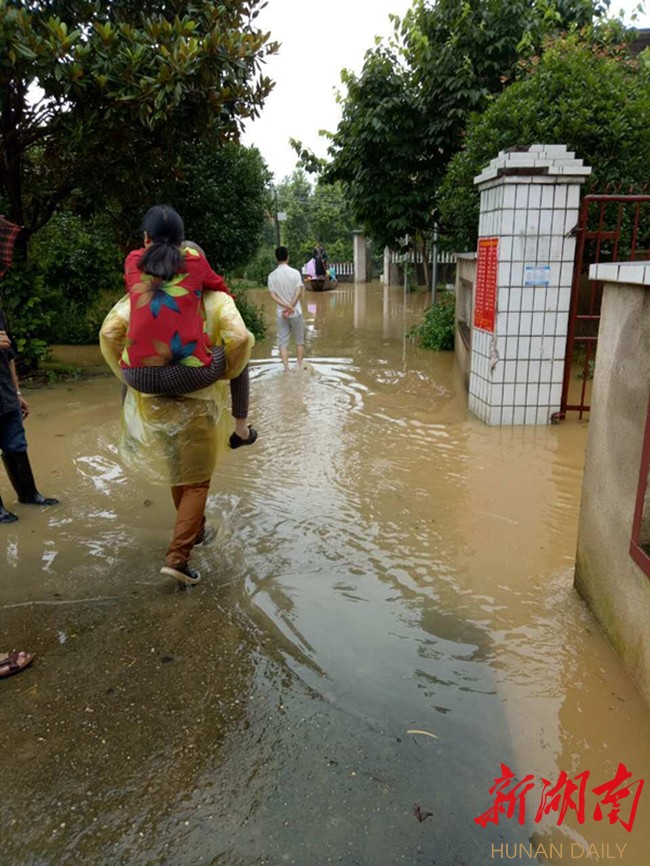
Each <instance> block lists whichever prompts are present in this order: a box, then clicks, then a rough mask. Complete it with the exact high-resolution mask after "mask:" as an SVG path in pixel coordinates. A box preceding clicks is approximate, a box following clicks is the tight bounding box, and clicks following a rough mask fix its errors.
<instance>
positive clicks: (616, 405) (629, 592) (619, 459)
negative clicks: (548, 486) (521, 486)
mask: <svg viewBox="0 0 650 866" xmlns="http://www.w3.org/2000/svg"><path fill="white" fill-rule="evenodd" d="M590 277H591V279H603V280H605V281H606V283H605V290H604V295H603V306H602V319H601V322H600V331H599V335H598V355H597V360H596V368H595V374H594V387H593V395H592V402H591V405H592V409H591V416H590V420H589V440H588V448H587V461H586V466H585V476H584V487H583V494H582V506H581V512H580V528H579V534H578V552H577V560H576V572H575V585H576V588H577V590H578V592H579V593H580V594H581V595H582V596H583V597H584V598H585V600H586V602H587V604H588V605H589V607H590V608H591V610H592V612H593V614H594V616H595V617H596V619H597V620H598V622H599V623H600V625H601V626H602V628H603V630H604V631H605V633H606V634H607V636H608V637H609V639H610V640H611V642H612V644H613V645H614V647H615V649H616V651H617V652H618V653H619V655H620V656H621V657H622V659H623V661H624V662H625V664H626V666H627V667H628V669H629V670H630V672H631V674H632V676H633V678H634V679H635V681H636V682H637V684H638V686H639V688H640V690H641V692H642V694H643V695H644V696H645V698H646V700H647V701H648V702H649V703H650V579H649V578H648V577H647V576H646V575H645V573H644V572H643V570H642V569H641V568H640V566H639V565H637V564H636V563H635V561H634V560H633V559H632V557H631V556H630V553H629V546H630V537H631V530H632V520H633V516H634V509H635V502H636V495H637V487H638V483H639V469H640V462H641V447H642V441H643V435H644V430H645V419H646V412H647V407H648V391H649V388H650V262H646V263H643V265H641V264H640V263H638V262H636V263H629V264H621V265H613V264H606V265H594V266H592V268H591V271H590Z"/></svg>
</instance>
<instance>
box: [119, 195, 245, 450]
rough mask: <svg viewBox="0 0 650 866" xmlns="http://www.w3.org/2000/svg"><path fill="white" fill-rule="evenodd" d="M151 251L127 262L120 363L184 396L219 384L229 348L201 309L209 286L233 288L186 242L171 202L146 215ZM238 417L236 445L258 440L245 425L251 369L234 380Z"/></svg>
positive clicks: (130, 380) (133, 382) (139, 385)
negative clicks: (217, 342)
mask: <svg viewBox="0 0 650 866" xmlns="http://www.w3.org/2000/svg"><path fill="white" fill-rule="evenodd" d="M143 229H144V237H145V247H144V249H140V250H134V251H133V252H132V253H130V254H129V255H128V256H127V258H126V261H125V263H124V279H125V282H126V289H127V292H128V294H129V298H130V302H131V315H130V319H129V328H128V332H127V340H126V348H125V350H124V353H123V355H122V359H121V362H120V365H121V367H122V372H123V375H124V379H125V381H126V383H127V385H129V386H130V387H131V388H133V389H134V390H136V391H140V392H142V393H145V394H164V395H167V396H180V395H183V394H189V393H191V392H193V391H199V390H201V389H203V388H207V387H208V386H209V385H213V384H214V383H215V382H217V381H218V380H219V379H222V378H224V376H225V374H226V358H225V352H224V349H223V347H222V346H211V345H210V343H209V340H208V337H207V334H206V333H205V328H204V320H203V316H202V315H201V303H202V299H203V292H204V291H215V292H226V293H227V294H230V293H229V292H228V288H227V287H226V284H225V283H224V281H223V279H222V278H221V277H220V276H219V275H218V274H216V273H215V272H214V271H213V270H212V268H211V267H210V265H209V264H208V261H207V259H206V258H205V256H204V255H203V253H202V251H201V249H200V247H198V248H197V247H196V245H194V244H191V245H190V244H185V245H184V243H183V233H184V228H183V221H182V220H181V218H180V216H179V215H178V214H177V213H176V211H175V210H174V209H173V208H171V207H168V206H163V205H156V206H155V207H152V208H151V209H150V210H149V211H148V212H147V214H146V215H145V218H144V220H143ZM230 390H231V396H232V403H233V408H232V412H233V416H234V418H235V433H234V434H233V436H232V437H231V443H230V444H231V446H232V447H233V448H238V447H239V446H240V445H252V443H253V442H254V441H255V439H256V438H257V432H256V431H255V430H254V429H253V428H252V427H249V426H248V425H247V424H246V419H247V416H248V394H249V384H248V368H246V369H245V370H244V372H243V373H242V374H241V375H240V376H238V377H237V378H236V379H233V380H232V381H231V383H230Z"/></svg>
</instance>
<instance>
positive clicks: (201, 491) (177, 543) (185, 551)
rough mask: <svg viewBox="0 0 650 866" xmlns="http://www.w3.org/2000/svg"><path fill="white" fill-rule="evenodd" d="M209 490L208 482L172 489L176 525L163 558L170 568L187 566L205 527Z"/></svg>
mask: <svg viewBox="0 0 650 866" xmlns="http://www.w3.org/2000/svg"><path fill="white" fill-rule="evenodd" d="M209 489H210V481H209V480H208V481H201V482H200V483H199V484H183V485H179V486H178V487H172V498H173V500H174V505H175V506H176V524H175V526H174V537H173V538H172V543H171V544H170V545H169V550H168V551H167V556H166V557H165V564H166V565H169V566H170V567H171V568H178V567H179V566H181V567H182V566H184V565H187V562H188V560H189V558H190V554H191V553H192V547H193V546H194V542H195V541H196V539H197V537H198V535H199V533H200V532H201V530H202V529H203V527H204V526H205V504H206V502H207V499H208V490H209Z"/></svg>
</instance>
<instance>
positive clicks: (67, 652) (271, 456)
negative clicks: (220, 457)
mask: <svg viewBox="0 0 650 866" xmlns="http://www.w3.org/2000/svg"><path fill="white" fill-rule="evenodd" d="M250 295H251V296H252V298H254V299H255V300H257V301H261V302H263V303H264V304H265V308H266V313H267V317H268V318H269V321H271V328H270V331H269V338H268V339H267V340H265V341H264V342H262V343H260V344H259V345H258V346H257V347H256V349H255V355H254V358H255V360H254V362H253V365H252V367H251V370H252V406H251V416H250V417H251V423H253V424H254V426H255V427H257V429H258V430H259V433H260V438H259V440H258V443H257V444H256V445H255V446H254V447H253V448H250V449H240V450H238V451H236V452H233V453H232V454H230V455H229V456H228V458H227V459H226V461H225V462H224V463H223V464H222V465H221V466H220V467H218V469H217V473H216V474H215V477H214V479H213V484H212V489H211V495H210V499H209V505H208V519H209V520H210V521H211V522H212V523H213V524H214V525H215V527H217V528H218V538H217V541H216V542H215V543H214V544H213V545H212V546H210V547H208V548H206V549H202V550H200V552H199V551H197V555H196V556H195V561H196V563H197V565H198V567H199V568H200V569H201V571H202V572H203V574H204V579H203V581H202V583H201V584H200V585H199V586H197V587H196V588H192V589H189V590H186V591H181V590H179V589H178V588H177V587H176V586H175V585H174V583H173V582H168V581H166V580H165V579H164V578H161V577H160V576H159V574H158V572H159V569H160V566H161V565H162V558H163V555H164V552H165V550H166V547H167V544H168V542H169V537H170V532H171V527H172V522H173V506H172V501H171V497H170V495H169V491H167V490H164V489H161V488H156V487H152V486H150V485H148V484H146V483H144V482H142V481H141V480H140V479H133V478H127V477H125V476H124V474H123V472H122V469H121V468H120V465H119V462H118V460H117V454H116V442H117V432H118V426H119V420H118V419H119V411H120V394H119V385H118V383H117V380H116V379H115V378H114V377H112V376H109V375H106V376H104V375H101V376H93V377H91V378H89V379H87V380H84V381H79V382H76V381H75V382H66V383H62V384H58V385H55V386H53V387H50V388H47V389H41V390H37V391H32V392H31V394H27V395H26V396H27V399H28V400H30V401H31V406H32V413H31V415H30V418H29V420H28V422H27V432H28V437H29V441H30V448H31V455H32V463H33V465H34V469H35V473H36V477H37V480H38V483H39V486H40V488H41V490H42V492H43V493H45V494H50V495H57V496H59V497H60V498H61V500H62V501H61V504H60V505H59V506H58V507H56V508H52V509H49V510H40V509H33V510H29V509H28V508H26V507H24V506H16V512H17V513H18V514H19V516H20V521H19V522H18V523H15V524H12V525H8V526H4V527H2V528H1V530H0V534H1V535H2V542H3V543H2V546H1V547H0V568H1V573H2V580H0V635H1V637H0V643H1V645H2V646H0V648H6V649H10V648H13V647H16V648H20V649H25V650H29V651H31V652H36V653H37V658H36V661H35V663H34V665H33V667H32V668H31V669H30V670H28V671H26V672H25V673H23V674H21V675H20V676H17V677H12V678H10V679H7V680H2V681H0V725H1V730H2V732H3V734H4V756H3V758H2V773H1V775H0V796H1V799H2V802H3V809H2V812H1V814H0V864H1V866H28V864H29V866H59V864H65V866H69V864H70V866H72V864H84V866H86V864H92V866H100V864H101V866H104V864H105V866H118V864H120V866H121V864H124V866H199V864H207V866H217V864H218V866H257V864H260V866H261V864H272V866H275V864H285V863H286V864H297V866H321V864H329V863H333V864H344V866H393V864H407V866H433V864H435V866H488V864H491V863H495V862H501V860H504V861H505V855H504V856H502V855H500V854H499V853H498V852H499V846H500V845H503V850H504V851H506V848H505V846H506V845H507V844H509V846H510V848H509V850H510V851H511V852H512V851H513V850H514V845H515V844H516V845H517V846H518V845H519V844H520V843H521V844H523V845H524V846H525V849H526V850H528V846H530V845H532V846H533V850H534V849H535V847H536V846H540V845H541V846H542V848H544V849H545V851H546V853H549V852H550V850H551V844H553V845H554V846H555V853H553V852H551V854H550V856H548V857H547V858H546V861H545V860H544V859H543V856H542V855H540V856H539V862H550V863H553V864H560V863H563V862H564V861H566V862H567V863H569V862H575V863H579V862H597V861H596V858H595V857H593V856H592V857H591V858H590V859H589V860H588V861H587V859H586V858H585V857H583V858H580V857H577V856H574V855H576V854H578V853H579V851H580V850H581V849H582V850H584V851H585V852H587V850H588V848H589V846H590V845H594V846H596V848H597V849H598V852H599V854H600V855H602V854H603V851H604V846H609V848H608V851H609V853H610V854H611V859H614V860H615V862H618V863H622V864H623V866H645V864H647V863H648V851H649V850H650V821H648V808H649V807H648V803H649V802H650V790H648V789H647V786H646V790H645V791H644V792H643V795H642V797H641V800H640V805H639V810H638V813H637V820H636V824H635V826H634V829H633V831H632V832H631V833H628V832H626V831H625V829H624V828H623V827H622V826H621V824H620V823H617V824H615V825H613V826H610V824H609V822H608V820H607V817H606V816H605V818H604V820H602V821H600V822H598V821H595V820H594V819H593V810H594V804H595V802H596V797H595V795H593V794H590V793H589V794H588V797H587V804H588V809H587V813H586V815H585V821H584V823H583V824H579V823H578V821H577V820H576V817H575V813H574V812H572V811H571V810H570V811H569V814H568V815H567V817H566V818H565V820H564V823H563V824H562V826H559V827H558V826H557V813H554V812H551V814H550V815H548V816H547V817H545V818H544V819H543V821H541V822H540V823H537V822H536V821H535V815H536V811H537V808H538V806H539V803H540V793H539V792H540V791H541V781H540V780H541V779H542V778H544V779H548V780H550V781H551V783H552V784H555V782H556V781H557V780H558V777H559V776H560V773H561V771H566V773H567V774H568V775H569V777H571V778H574V777H575V776H577V775H578V774H579V773H582V772H584V771H589V772H590V777H589V784H588V786H587V787H588V790H589V791H591V789H592V788H593V787H595V786H597V785H600V784H602V783H603V782H606V781H609V780H611V779H613V777H614V775H615V773H616V769H617V766H618V764H619V763H621V762H622V763H625V765H626V766H627V767H628V769H629V770H630V771H631V772H632V774H633V777H632V781H634V780H637V779H639V778H644V779H646V780H650V738H649V737H648V731H649V722H650V710H649V709H648V707H647V706H646V705H645V704H644V703H643V702H642V700H641V698H640V696H639V694H638V692H637V691H636V688H635V686H634V684H633V683H632V681H631V680H630V678H629V676H628V674H627V673H626V671H625V669H624V668H623V666H622V664H621V663H620V662H619V660H618V658H617V656H616V655H615V654H614V652H613V650H612V649H611V648H610V646H609V645H608V643H607V642H606V640H605V639H604V637H603V636H602V635H601V633H600V632H599V630H598V627H597V625H596V624H595V621H594V620H593V619H592V618H591V616H590V614H589V612H588V611H587V608H586V607H585V606H584V604H583V603H582V601H581V600H580V598H579V597H578V596H577V594H576V593H575V591H574V590H573V587H572V580H573V562H574V554H575V547H576V533H577V522H578V508H579V502H580V488H581V478H582V467H583V461H584V451H585V447H586V441H587V425H586V424H584V423H580V422H576V421H571V422H566V423H565V424H562V425H560V426H549V427H539V428H533V427H528V428H512V429H507V428H504V429H498V428H488V427H485V426H483V425H482V424H481V423H480V422H479V421H476V420H475V419H473V418H472V417H470V416H469V415H468V412H467V396H466V392H465V389H464V385H463V382H462V379H461V377H460V374H459V373H458V370H457V369H456V366H455V360H454V355H453V353H451V352H450V353H434V352H426V351H422V350H420V349H418V348H417V347H415V346H414V345H413V344H412V343H411V342H410V340H408V339H407V337H406V332H407V331H408V329H409V328H410V327H411V325H412V324H413V323H414V322H415V321H417V319H418V317H419V312H420V311H421V310H422V309H423V307H424V306H425V304H426V301H427V298H426V297H425V296H424V295H423V294H417V295H411V296H409V297H408V298H407V299H406V301H405V300H404V296H403V293H402V292H401V290H399V289H390V290H384V289H383V288H382V287H381V286H379V285H375V284H373V285H370V286H368V287H364V286H359V287H357V289H356V293H355V289H354V287H352V286H341V288H340V289H339V290H337V291H335V292H329V293H322V294H311V293H307V297H306V299H305V308H306V309H305V314H306V316H305V317H306V321H307V325H308V336H307V346H306V354H307V357H308V362H309V363H308V366H307V369H306V370H305V371H304V372H303V373H302V374H300V373H298V372H297V371H295V370H292V371H291V372H290V373H289V374H284V373H283V372H282V366H281V363H280V359H279V356H278V354H277V350H276V348H275V340H274V331H273V322H272V319H273V311H272V309H271V306H272V305H271V303H270V302H269V300H268V299H267V298H266V297H265V293H264V292H260V293H254V292H251V293H250ZM94 352H95V350H94V349H93V350H89V351H88V353H87V354H88V356H89V357H91V358H92V357H93V354H94ZM82 354H83V353H82ZM0 483H1V485H2V486H1V487H0V491H1V492H2V494H3V496H4V498H5V503H6V505H7V506H8V507H11V506H12V503H13V501H14V497H13V494H10V492H9V488H8V482H7V481H6V478H5V476H4V474H2V481H1V482H0ZM502 763H503V764H506V765H507V766H508V767H510V768H511V769H512V770H513V772H514V774H515V775H516V777H517V778H518V779H523V778H524V777H525V776H526V775H527V774H533V775H534V776H535V778H536V780H537V787H536V789H535V791H533V792H531V794H530V795H529V796H528V797H527V799H526V817H525V822H524V823H523V825H520V824H519V823H518V822H517V820H516V816H515V817H512V818H510V819H508V818H507V817H506V816H502V817H501V819H500V821H499V825H498V827H495V826H494V825H493V824H488V825H487V827H486V828H484V827H482V826H479V825H478V824H477V823H475V821H474V818H475V817H477V816H479V815H481V814H483V813H484V812H486V811H487V810H488V809H489V808H490V806H491V805H492V803H493V797H492V796H490V794H489V789H490V787H491V786H492V785H493V784H494V780H495V779H496V778H497V777H498V776H499V775H500V766H501V764H502ZM609 808H610V807H608V809H607V810H606V813H607V811H609ZM426 813H429V815H428V816H426ZM627 814H629V808H628V806H627V805H625V804H623V805H622V808H621V815H627ZM423 816H426V817H424V819H423V820H420V819H422V818H423ZM617 844H618V845H619V846H620V847H621V848H622V847H623V846H626V848H625V849H624V850H623V853H622V855H621V856H619V853H618V851H617V847H616V846H617ZM572 845H573V846H575V847H574V848H572ZM493 846H496V853H495V849H494V847H493ZM518 850H520V849H518ZM558 850H560V851H562V852H563V853H562V856H558V854H557V851H558ZM601 859H607V858H606V857H601ZM510 862H512V860H511V861H510ZM516 862H524V863H525V862H530V860H529V858H528V857H527V855H526V854H524V855H523V856H519V855H518V858H517V861H516Z"/></svg>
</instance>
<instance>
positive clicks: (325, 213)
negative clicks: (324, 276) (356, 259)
mask: <svg viewBox="0 0 650 866" xmlns="http://www.w3.org/2000/svg"><path fill="white" fill-rule="evenodd" d="M277 205H278V209H279V210H280V211H281V212H284V213H286V215H287V219H286V221H285V222H283V223H282V224H281V232H282V237H281V239H282V243H283V244H285V245H286V246H287V247H288V248H289V252H290V254H291V257H292V260H293V263H294V265H295V266H296V267H299V266H301V265H302V264H304V262H306V261H308V260H309V259H310V258H311V257H312V254H313V250H314V247H315V246H316V244H319V243H322V244H323V245H324V246H325V248H326V249H327V252H328V255H329V258H330V261H348V260H350V259H351V258H352V230H353V229H354V219H353V217H352V214H351V212H350V208H349V205H348V204H347V201H346V199H345V196H344V195H343V191H342V189H341V187H340V185H339V184H333V185H328V184H325V183H323V182H322V181H320V180H319V181H318V182H317V183H316V184H315V186H313V185H312V184H311V183H310V181H309V179H308V177H307V175H306V174H305V172H304V171H302V170H301V169H296V171H294V173H293V174H292V175H291V176H290V177H288V178H286V179H285V180H284V181H283V182H282V183H281V184H279V185H278V187H277Z"/></svg>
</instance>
